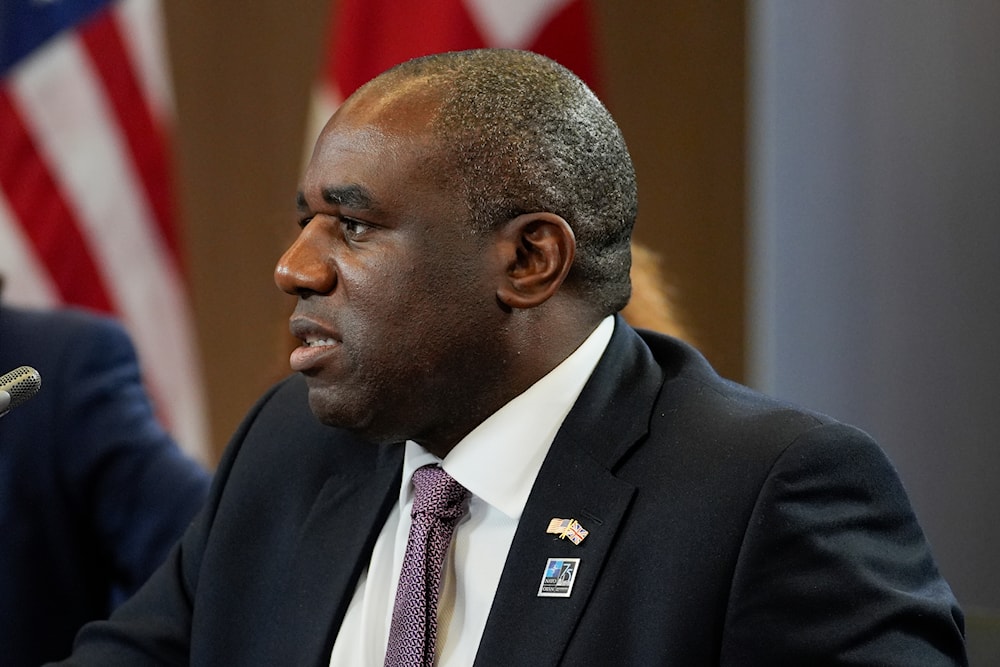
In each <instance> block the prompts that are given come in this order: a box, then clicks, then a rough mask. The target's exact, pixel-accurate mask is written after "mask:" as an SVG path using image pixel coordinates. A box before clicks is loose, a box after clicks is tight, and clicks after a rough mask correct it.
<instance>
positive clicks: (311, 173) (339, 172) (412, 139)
mask: <svg viewBox="0 0 1000 667" xmlns="http://www.w3.org/2000/svg"><path fill="white" fill-rule="evenodd" d="M434 111H435V105H433V104H428V103H427V100H426V98H424V99H421V97H420V96H417V98H416V99H407V98H404V97H401V96H399V95H395V96H389V97H387V96H385V95H375V94H368V95H362V96H355V97H352V98H350V99H349V100H348V101H347V102H345V103H344V104H343V105H342V106H341V108H340V109H339V110H338V111H337V113H336V114H334V116H333V117H332V118H331V119H330V121H329V122H328V123H327V125H326V127H325V128H324V129H323V132H322V133H321V134H320V137H319V139H317V141H316V146H315V148H314V150H313V154H312V158H311V159H310V162H309V166H308V168H307V170H306V173H305V176H304V181H303V184H302V185H303V191H304V192H306V193H307V194H308V192H309V191H310V190H315V189H317V188H319V189H322V188H328V187H330V186H339V185H341V184H359V185H366V184H367V183H368V182H369V181H371V182H377V183H382V184H385V183H387V182H391V183H394V184H396V185H397V186H417V185H420V184H422V185H423V186H424V187H426V186H428V185H429V184H430V182H431V181H432V179H431V178H430V177H431V174H432V173H433V170H430V169H427V168H426V166H427V164H428V162H429V161H431V160H432V159H433V158H434V157H435V156H436V155H438V154H439V153H440V151H441V148H440V146H439V145H438V143H437V142H435V141H434V139H433V137H432V131H431V129H430V127H431V121H432V119H433V115H434Z"/></svg>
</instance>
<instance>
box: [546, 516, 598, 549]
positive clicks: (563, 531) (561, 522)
mask: <svg viewBox="0 0 1000 667" xmlns="http://www.w3.org/2000/svg"><path fill="white" fill-rule="evenodd" d="M545 532H546V533H552V534H553V535H558V536H559V539H560V540H565V539H568V540H569V541H570V542H572V543H573V544H580V542H583V538H585V537H586V536H587V535H589V534H590V531H589V530H585V529H584V527H583V526H581V525H580V524H579V522H577V520H576V519H552V520H551V521H549V527H548V528H546V529H545Z"/></svg>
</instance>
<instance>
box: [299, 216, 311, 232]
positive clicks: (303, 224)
mask: <svg viewBox="0 0 1000 667" xmlns="http://www.w3.org/2000/svg"><path fill="white" fill-rule="evenodd" d="M310 222H312V216H311V215H310V216H309V217H307V218H302V219H300V220H299V229H305V228H306V225H308V224H309V223H310Z"/></svg>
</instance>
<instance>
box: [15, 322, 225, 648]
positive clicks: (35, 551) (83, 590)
mask: <svg viewBox="0 0 1000 667" xmlns="http://www.w3.org/2000/svg"><path fill="white" fill-rule="evenodd" d="M22 365H29V366H33V367H35V368H36V369H38V371H39V373H40V374H41V376H42V387H41V390H40V391H39V392H38V394H37V395H36V396H35V397H34V398H31V399H30V400H28V401H27V402H26V403H24V404H23V405H21V406H20V407H17V408H15V409H14V410H12V411H11V412H10V413H9V414H8V415H6V416H5V417H3V418H2V419H0V664H2V665H4V666H5V667H11V666H17V665H29V666H31V667H37V665H39V664H41V663H42V662H45V661H46V660H53V659H57V658H61V657H65V656H66V655H67V654H68V653H69V651H70V648H71V646H72V643H73V637H74V636H75V635H76V633H77V631H78V630H79V629H80V627H81V626H82V625H83V624H84V623H86V622H87V621H90V620H94V619H98V618H106V617H107V616H108V615H109V614H110V612H111V609H112V606H113V605H114V604H115V603H116V602H120V601H121V599H122V598H123V597H124V596H125V595H127V594H129V593H132V592H133V591H135V590H136V589H137V588H138V587H139V586H140V585H141V584H142V582H143V581H145V579H146V578H147V577H148V576H149V575H150V573H152V572H153V570H155V569H156V567H157V566H158V565H159V564H160V563H161V562H162V561H163V559H164V558H165V557H166V555H167V553H168V552H169V550H170V547H171V546H173V544H174V543H175V542H176V541H177V540H178V538H179V537H180V535H181V534H182V533H183V532H184V529H185V528H186V527H187V525H188V524H189V523H190V521H191V518H192V517H193V516H194V514H195V513H196V512H197V510H198V508H199V507H200V506H201V503H202V502H203V501H204V499H205V496H206V495H207V493H208V485H209V481H210V480H209V476H208V473H207V472H205V471H204V470H203V469H202V468H201V467H200V466H198V465H197V464H196V463H195V462H194V461H192V460H191V459H189V458H187V457H184V456H182V454H181V452H180V450H179V449H178V447H177V445H176V444H175V443H174V442H173V441H172V440H171V439H170V437H168V436H167V434H166V433H165V432H164V431H163V429H162V428H161V427H160V426H159V425H158V424H157V422H156V421H155V419H154V416H153V411H152V409H151V407H150V404H149V401H148V399H147V397H146V395H145V393H144V392H143V389H142V386H141V384H140V379H139V366H138V364H137V362H136V357H135V352H134V350H133V347H132V344H131V342H130V341H129V339H128V337H127V336H126V334H125V332H124V331H123V330H122V328H121V327H120V326H119V325H118V324H117V323H115V322H114V321H112V320H109V319H106V318H103V317H97V316H94V315H90V314H87V313H84V312H81V311H69V310H67V311H61V312H56V311H29V310H20V309H15V308H9V307H0V372H7V371H9V370H11V369H13V368H16V367H18V366H22Z"/></svg>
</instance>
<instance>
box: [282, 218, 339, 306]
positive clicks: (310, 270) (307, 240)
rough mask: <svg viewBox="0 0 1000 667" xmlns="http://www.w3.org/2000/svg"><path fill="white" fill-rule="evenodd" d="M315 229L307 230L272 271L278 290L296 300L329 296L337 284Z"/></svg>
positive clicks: (306, 228)
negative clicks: (320, 295)
mask: <svg viewBox="0 0 1000 667" xmlns="http://www.w3.org/2000/svg"><path fill="white" fill-rule="evenodd" d="M317 236H318V234H317V232H316V229H315V227H314V226H311V225H309V226H306V227H305V228H304V229H303V230H302V231H301V232H299V236H298V238H296V239H295V242H294V243H292V245H291V246H290V247H289V248H288V250H286V251H285V254H283V255H282V256H281V259H279V260H278V264H277V265H276V266H275V267H274V282H275V284H276V285H277V286H278V288H279V289H281V291H283V292H287V293H288V294H292V295H295V296H307V295H309V294H328V293H330V292H332V291H333V288H334V286H335V285H336V284H337V272H336V271H335V270H334V268H333V264H332V258H331V257H330V256H329V253H327V252H325V251H324V244H322V243H320V242H319V241H320V240H319V239H318V238H317Z"/></svg>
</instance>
